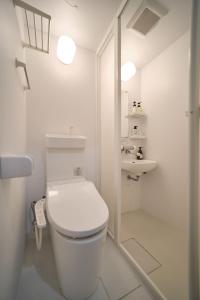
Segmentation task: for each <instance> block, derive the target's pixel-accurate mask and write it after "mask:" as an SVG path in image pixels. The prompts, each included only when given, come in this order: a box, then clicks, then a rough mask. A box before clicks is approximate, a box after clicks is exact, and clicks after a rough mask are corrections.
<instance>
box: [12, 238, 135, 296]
mask: <svg viewBox="0 0 200 300" xmlns="http://www.w3.org/2000/svg"><path fill="white" fill-rule="evenodd" d="M138 286H140V282H139V280H138V279H137V276H136V274H135V273H134V270H133V269H132V267H131V266H130V265H129V264H128V262H127V261H126V259H125V258H124V256H123V255H122V254H121V252H120V251H119V249H118V248H117V247H116V246H115V244H114V243H113V242H112V240H111V239H110V238H108V239H107V242H106V246H105V254H104V261H103V272H102V278H101V280H100V282H99V286H98V288H97V290H96V292H95V293H94V294H93V295H92V296H91V297H90V298H89V299H88V300H118V299H120V298H121V297H123V296H124V295H127V294H128V293H129V292H131V291H132V290H133V289H135V288H137V287H138ZM16 300H66V299H65V298H64V297H63V296H62V295H61V292H60V289H59V284H58V279H57V274H56V268H55V262H54V256H53V252H52V247H51V242H50V239H49V238H47V239H45V240H44V244H43V248H42V250H41V251H39V252H38V251H37V250H36V248H35V241H29V242H28V245H27V247H26V253H25V260H24V267H23V271H22V274H21V279H20V284H19V289H18V295H17V298H16ZM83 300H84V299H83Z"/></svg>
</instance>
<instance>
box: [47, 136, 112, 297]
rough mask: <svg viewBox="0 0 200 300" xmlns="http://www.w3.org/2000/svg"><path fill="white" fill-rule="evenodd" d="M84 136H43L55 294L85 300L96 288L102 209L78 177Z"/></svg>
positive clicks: (104, 215) (104, 227) (103, 229)
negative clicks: (54, 271)
mask: <svg viewBox="0 0 200 300" xmlns="http://www.w3.org/2000/svg"><path fill="white" fill-rule="evenodd" d="M85 144H86V137H84V136H75V135H64V134H48V135H46V177H47V197H46V211H47V217H48V221H49V224H50V232H51V238H52V245H53V250H54V256H55V261H56V267H57V273H58V279H59V283H60V287H61V291H62V294H63V296H64V297H66V298H67V299H68V300H85V299H87V298H88V297H89V296H90V295H91V294H92V293H93V292H94V291H95V289H96V288H97V285H98V280H99V276H100V273H101V265H102V256H103V246H104V243H105V239H106V232H107V223H108V216H109V213H108V208H107V205H106V203H105V202H104V200H103V199H102V198H101V196H100V195H99V193H98V192H97V190H96V188H95V186H94V184H93V183H92V182H90V181H87V180H86V179H85V178H84V173H85V171H86V170H87V169H88V168H89V166H87V164H86V159H85Z"/></svg>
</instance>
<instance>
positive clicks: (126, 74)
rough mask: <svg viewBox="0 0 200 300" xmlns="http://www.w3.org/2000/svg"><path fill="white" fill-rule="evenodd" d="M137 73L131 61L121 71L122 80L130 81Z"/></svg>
mask: <svg viewBox="0 0 200 300" xmlns="http://www.w3.org/2000/svg"><path fill="white" fill-rule="evenodd" d="M135 73H136V67H135V65H134V63H132V62H131V61H128V62H126V63H125V64H124V65H123V66H122V69H121V80H122V81H128V80H129V79H131V78H132V77H133V76H134V75H135Z"/></svg>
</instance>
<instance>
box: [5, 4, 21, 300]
mask: <svg viewBox="0 0 200 300" xmlns="http://www.w3.org/2000/svg"><path fill="white" fill-rule="evenodd" d="M0 28H1V30H0V66H1V72H0V107H1V109H0V155H1V154H5V153H11V154H19V153H20V154H21V153H24V152H25V121H26V118H25V114H26V113H25V111H26V101H25V97H24V91H23V88H22V86H21V83H20V81H19V77H18V73H17V71H16V68H15V57H18V59H22V58H23V53H22V47H21V41H20V37H19V31H18V24H17V19H16V14H15V9H14V6H13V4H12V1H8V0H2V1H1V2H0ZM0 207H1V208H0V221H1V226H0V299H1V300H13V299H14V297H15V294H16V289H17V284H18V278H19V273H20V270H21V266H22V258H23V252H24V239H25V197H24V179H20V178H18V179H6V180H5V179H4V180H0Z"/></svg>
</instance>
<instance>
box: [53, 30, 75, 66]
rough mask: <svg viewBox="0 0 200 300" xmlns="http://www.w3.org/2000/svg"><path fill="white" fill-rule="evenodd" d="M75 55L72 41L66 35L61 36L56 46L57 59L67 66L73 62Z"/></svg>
mask: <svg viewBox="0 0 200 300" xmlns="http://www.w3.org/2000/svg"><path fill="white" fill-rule="evenodd" d="M75 54H76V44H75V43H74V41H73V40H72V39H71V38H70V37H68V36H66V35H62V36H61V37H59V40H58V46H57V57H58V59H59V60H60V61H61V62H62V63H63V64H66V65H69V64H71V63H72V62H73V60H74V56H75Z"/></svg>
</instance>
